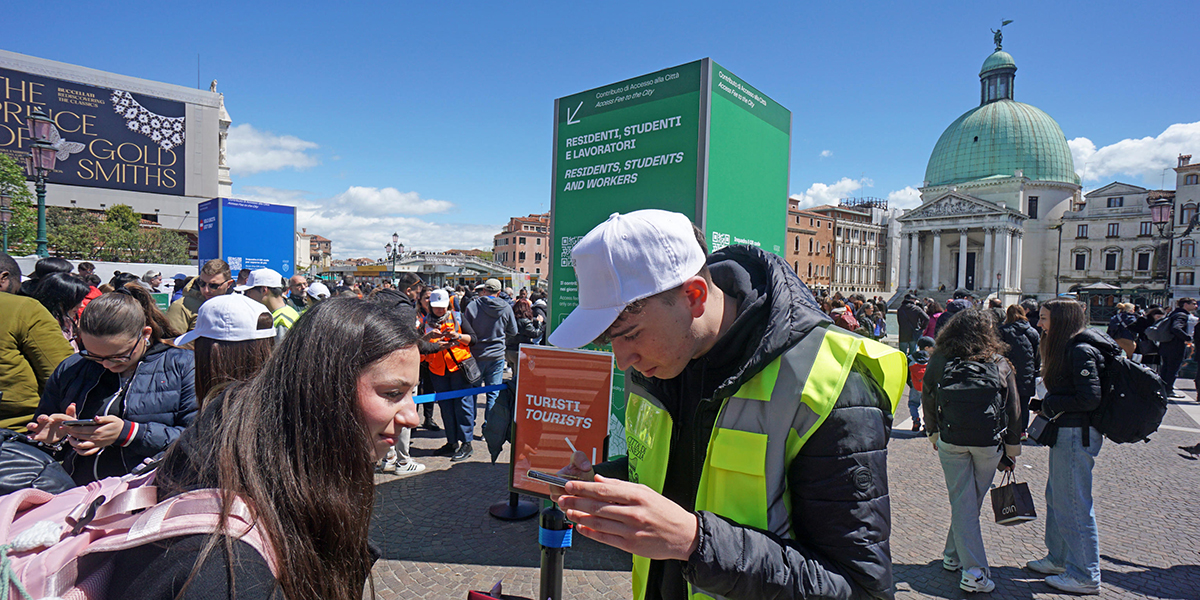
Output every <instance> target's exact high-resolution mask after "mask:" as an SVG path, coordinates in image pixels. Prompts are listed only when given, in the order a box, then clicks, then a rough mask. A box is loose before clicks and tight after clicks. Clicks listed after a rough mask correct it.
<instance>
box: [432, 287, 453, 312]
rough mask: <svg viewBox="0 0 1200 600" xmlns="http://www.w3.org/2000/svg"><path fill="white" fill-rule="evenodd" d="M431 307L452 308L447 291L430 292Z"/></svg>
mask: <svg viewBox="0 0 1200 600" xmlns="http://www.w3.org/2000/svg"><path fill="white" fill-rule="evenodd" d="M429 306H431V307H433V308H446V307H448V306H450V295H449V294H447V293H446V290H433V291H432V292H429Z"/></svg>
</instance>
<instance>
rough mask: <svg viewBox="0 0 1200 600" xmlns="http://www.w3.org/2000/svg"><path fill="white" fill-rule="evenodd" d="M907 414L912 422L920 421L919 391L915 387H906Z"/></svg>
mask: <svg viewBox="0 0 1200 600" xmlns="http://www.w3.org/2000/svg"><path fill="white" fill-rule="evenodd" d="M908 414H909V416H911V417H912V422H913V423H914V424H916V423H920V422H921V392H918V391H917V390H916V388H912V387H910V388H908Z"/></svg>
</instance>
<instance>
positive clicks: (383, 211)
mask: <svg viewBox="0 0 1200 600" xmlns="http://www.w3.org/2000/svg"><path fill="white" fill-rule="evenodd" d="M236 196H237V197H238V198H242V199H245V200H256V201H259V202H271V203H275V204H289V205H294V206H296V227H298V228H306V229H307V230H308V233H309V234H316V235H321V236H324V237H327V238H329V239H330V240H333V257H334V258H337V259H346V258H380V257H382V256H383V255H384V249H383V246H384V244H387V243H389V242H391V241H392V233H397V234H399V235H400V243H401V244H404V247H405V248H406V249H408V250H435V251H436V250H449V249H451V248H464V249H470V248H479V249H481V250H490V249H491V248H492V237H493V236H494V235H496V234H497V233H500V230H501V229H502V228H503V224H502V223H501V224H494V225H493V224H477V223H466V224H463V223H434V222H431V221H426V220H424V219H420V218H417V217H413V216H404V215H406V214H407V215H414V214H417V215H423V214H429V213H432V212H441V211H445V210H447V209H449V208H451V207H453V204H452V203H450V202H446V201H443V200H425V199H421V198H420V196H419V194H417V193H416V192H407V193H402V192H399V191H396V190H395V189H393V188H384V189H382V190H381V189H376V188H368V187H358V186H354V187H351V188H349V189H348V190H346V191H345V192H342V193H340V194H337V195H336V196H333V197H332V198H316V199H314V198H311V197H310V196H311V195H310V194H309V193H307V192H303V191H299V190H283V189H276V188H267V187H244V188H240V189H238V190H237V194H236Z"/></svg>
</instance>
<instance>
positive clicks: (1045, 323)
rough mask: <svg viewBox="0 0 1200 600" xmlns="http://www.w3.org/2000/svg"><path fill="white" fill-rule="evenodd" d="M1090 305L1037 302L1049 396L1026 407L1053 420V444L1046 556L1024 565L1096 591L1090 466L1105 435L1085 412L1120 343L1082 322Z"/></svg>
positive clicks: (1059, 582) (1055, 582)
mask: <svg viewBox="0 0 1200 600" xmlns="http://www.w3.org/2000/svg"><path fill="white" fill-rule="evenodd" d="M1087 323H1088V320H1087V308H1086V307H1085V306H1084V305H1083V304H1081V303H1079V302H1076V301H1075V300H1071V299H1067V298H1055V299H1053V300H1050V301H1047V302H1046V303H1044V304H1042V308H1041V314H1040V317H1039V319H1038V325H1039V326H1040V327H1041V329H1042V331H1045V332H1046V334H1045V335H1044V336H1042V341H1041V353H1042V381H1043V382H1045V385H1046V397H1045V398H1043V399H1042V401H1041V402H1040V403H1039V402H1038V401H1036V400H1035V401H1033V402H1031V403H1030V408H1031V409H1033V410H1036V411H1039V412H1040V413H1041V415H1042V416H1044V417H1046V418H1047V419H1050V420H1051V422H1052V425H1051V427H1053V428H1056V429H1057V438H1056V439H1055V440H1054V441H1053V442H1052V445H1051V446H1050V469H1049V474H1048V476H1047V478H1046V548H1047V550H1048V553H1047V554H1046V556H1045V558H1041V559H1039V560H1034V561H1030V562H1029V563H1027V564H1026V566H1027V567H1029V570H1031V571H1034V572H1037V573H1042V574H1044V575H1048V577H1046V583H1047V584H1048V585H1049V586H1050V587H1053V588H1055V589H1059V590H1063V591H1067V592H1073V593H1084V594H1096V593H1099V591H1100V539H1099V534H1098V533H1097V531H1096V511H1095V508H1094V507H1093V505H1092V467H1093V466H1094V465H1095V461H1096V456H1097V455H1099V454H1100V446H1101V444H1102V441H1103V438H1102V437H1101V435H1100V432H1099V431H1097V430H1096V428H1095V427H1092V426H1091V425H1090V424H1089V420H1088V414H1089V413H1091V412H1092V411H1094V410H1096V408H1097V407H1099V406H1100V394H1101V385H1100V381H1101V372H1102V371H1103V370H1104V366H1105V356H1116V354H1117V353H1118V352H1120V351H1121V349H1120V348H1119V347H1118V346H1117V344H1116V342H1114V341H1112V340H1111V339H1109V337H1108V336H1106V335H1104V334H1103V333H1100V332H1099V331H1096V330H1094V329H1089V328H1088V327H1087Z"/></svg>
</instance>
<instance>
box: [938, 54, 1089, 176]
mask: <svg viewBox="0 0 1200 600" xmlns="http://www.w3.org/2000/svg"><path fill="white" fill-rule="evenodd" d="M1016 69H1017V63H1016V62H1014V61H1013V58H1012V56H1011V55H1009V54H1008V53H1007V52H1004V51H1001V50H996V51H995V52H994V53H992V55H991V56H989V57H988V58H987V60H986V61H984V63H983V69H982V70H981V71H980V106H979V107H978V108H974V109H971V110H969V111H967V113H966V114H964V115H963V116H961V117H959V118H958V119H957V120H956V121H954V122H953V123H951V124H950V127H947V128H946V131H944V132H943V133H942V137H940V138H938V141H937V144H936V145H934V147H933V154H932V155H931V156H930V157H929V165H928V166H927V167H926V168H925V180H926V181H927V182H929V183H928V184H927V185H947V184H952V183H964V182H967V181H977V180H980V179H987V178H989V177H1012V176H1013V175H1014V174H1015V173H1016V171H1017V170H1021V171H1022V172H1023V173H1024V174H1025V177H1028V178H1029V179H1032V180H1034V181H1059V182H1062V183H1070V184H1075V185H1078V184H1079V176H1078V175H1076V174H1075V163H1074V161H1072V160H1071V148H1070V147H1068V146H1067V137H1066V136H1065V135H1063V132H1062V129H1060V128H1059V126H1058V123H1056V122H1055V121H1054V119H1051V118H1050V115H1047V114H1046V113H1044V112H1042V111H1041V110H1038V109H1037V108H1035V107H1032V106H1030V105H1028V104H1022V103H1020V102H1017V101H1015V100H1013V79H1014V77H1015V73H1016Z"/></svg>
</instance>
